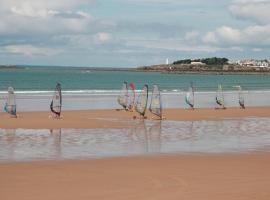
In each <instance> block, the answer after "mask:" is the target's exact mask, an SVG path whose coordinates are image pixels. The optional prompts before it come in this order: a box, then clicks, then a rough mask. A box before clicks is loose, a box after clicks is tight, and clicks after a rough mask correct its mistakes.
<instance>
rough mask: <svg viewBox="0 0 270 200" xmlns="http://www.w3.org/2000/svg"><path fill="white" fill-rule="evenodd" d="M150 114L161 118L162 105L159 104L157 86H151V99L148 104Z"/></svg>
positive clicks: (159, 97)
mask: <svg viewBox="0 0 270 200" xmlns="http://www.w3.org/2000/svg"><path fill="white" fill-rule="evenodd" d="M149 110H150V112H151V113H153V114H154V115H157V116H158V117H160V119H161V118H162V104H161V95H160V91H159V88H158V86H157V85H154V86H153V92H152V98H151V103H150V108H149Z"/></svg>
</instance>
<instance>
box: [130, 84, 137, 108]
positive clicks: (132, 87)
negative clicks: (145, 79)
mask: <svg viewBox="0 0 270 200" xmlns="http://www.w3.org/2000/svg"><path fill="white" fill-rule="evenodd" d="M129 87H130V94H129V105H128V109H129V110H130V111H133V110H134V105H135V98H136V92H135V90H136V87H135V84H134V83H130V84H129Z"/></svg>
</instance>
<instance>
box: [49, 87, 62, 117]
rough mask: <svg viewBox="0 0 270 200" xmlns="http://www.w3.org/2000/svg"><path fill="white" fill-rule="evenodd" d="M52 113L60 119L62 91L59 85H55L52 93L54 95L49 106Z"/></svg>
mask: <svg viewBox="0 0 270 200" xmlns="http://www.w3.org/2000/svg"><path fill="white" fill-rule="evenodd" d="M50 108H51V111H52V113H54V114H56V115H57V116H59V117H60V115H61V109H62V90H61V84H60V83H57V85H56V87H55V91H54V95H53V98H52V101H51V105H50Z"/></svg>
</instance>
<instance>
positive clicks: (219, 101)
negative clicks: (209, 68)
mask: <svg viewBox="0 0 270 200" xmlns="http://www.w3.org/2000/svg"><path fill="white" fill-rule="evenodd" d="M216 103H217V104H218V105H219V106H220V107H222V108H225V104H224V94H223V89H222V85H218V90H217V93H216Z"/></svg>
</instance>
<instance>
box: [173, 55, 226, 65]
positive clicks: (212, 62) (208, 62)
mask: <svg viewBox="0 0 270 200" xmlns="http://www.w3.org/2000/svg"><path fill="white" fill-rule="evenodd" d="M228 61H229V59H227V58H217V57H213V58H202V59H184V60H177V61H175V62H173V64H174V65H179V64H191V63H192V62H202V63H204V64H206V65H225V64H228Z"/></svg>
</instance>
